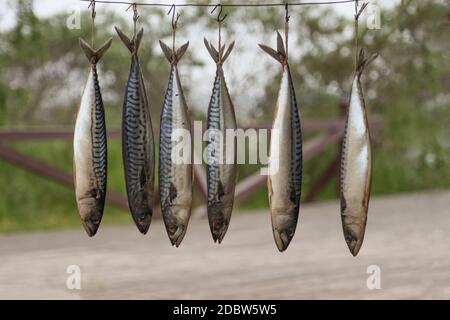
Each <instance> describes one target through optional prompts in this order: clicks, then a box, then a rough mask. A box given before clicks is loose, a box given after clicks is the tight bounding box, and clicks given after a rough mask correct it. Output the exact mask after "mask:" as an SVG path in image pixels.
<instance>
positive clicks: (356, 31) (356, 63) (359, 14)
mask: <svg viewBox="0 0 450 320" xmlns="http://www.w3.org/2000/svg"><path fill="white" fill-rule="evenodd" d="M358 2H359V0H356V1H355V70H356V69H358V55H359V41H358V38H359V36H358V33H359V30H358V29H359V17H360V16H361V14H362V13H363V11H364V9H366V7H367V5H368V3H367V2H366V3H364V4H363V5H362V6H361V9H359V10H358Z"/></svg>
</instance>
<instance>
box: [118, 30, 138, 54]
mask: <svg viewBox="0 0 450 320" xmlns="http://www.w3.org/2000/svg"><path fill="white" fill-rule="evenodd" d="M114 28H115V29H116V32H117V34H118V36H119V38H120V40H122V42H123V44H124V45H125V47H127V48H128V50H130V52H131V53H132V54H137V53H138V50H139V46H140V45H141V41H142V36H143V35H144V28H141V30H139V32H138V33H137V34H136V35H134V36H133V38H131V39H130V38H128V37H127V35H126V34H125V33H123V32H122V31H121V30H120V29H119V28H117V27H114Z"/></svg>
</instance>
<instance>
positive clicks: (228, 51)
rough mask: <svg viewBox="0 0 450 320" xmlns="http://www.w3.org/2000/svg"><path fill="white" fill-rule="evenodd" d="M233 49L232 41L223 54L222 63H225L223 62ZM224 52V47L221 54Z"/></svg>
mask: <svg viewBox="0 0 450 320" xmlns="http://www.w3.org/2000/svg"><path fill="white" fill-rule="evenodd" d="M233 48H234V41H233V42H232V43H231V44H230V45H229V47H228V49H227V51H226V52H225V54H224V55H223V56H222V59H221V60H222V63H224V62H225V60H227V58H228V57H229V56H230V53H231V51H233ZM224 50H225V46H224V47H223V49H222V52H224Z"/></svg>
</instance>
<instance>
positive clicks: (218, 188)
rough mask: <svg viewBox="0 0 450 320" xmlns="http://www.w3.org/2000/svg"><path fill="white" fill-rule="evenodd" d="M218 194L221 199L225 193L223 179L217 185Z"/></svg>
mask: <svg viewBox="0 0 450 320" xmlns="http://www.w3.org/2000/svg"><path fill="white" fill-rule="evenodd" d="M217 195H218V196H219V201H220V199H222V197H223V196H224V195H225V191H224V188H223V184H222V181H219V185H218V186H217Z"/></svg>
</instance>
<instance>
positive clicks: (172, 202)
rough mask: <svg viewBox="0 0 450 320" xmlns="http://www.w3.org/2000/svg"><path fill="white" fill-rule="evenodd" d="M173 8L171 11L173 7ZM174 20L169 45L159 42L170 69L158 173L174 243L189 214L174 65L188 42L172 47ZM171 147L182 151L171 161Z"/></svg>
mask: <svg viewBox="0 0 450 320" xmlns="http://www.w3.org/2000/svg"><path fill="white" fill-rule="evenodd" d="M173 11H174V14H175V10H174V9H173ZM177 20H178V19H177ZM176 24H177V21H175V22H173V23H172V28H173V41H174V42H173V46H172V49H171V48H170V47H169V46H167V45H166V44H165V43H164V42H162V41H160V42H159V43H160V45H161V49H162V51H163V52H164V55H165V56H166V58H167V60H169V62H170V65H171V69H170V78H169V84H168V86H167V90H166V95H165V98H164V105H163V108H162V113H161V129H160V140H159V170H158V173H159V194H160V199H161V210H162V214H163V219H164V223H165V225H166V229H167V234H168V235H169V239H170V242H171V243H172V245H174V246H176V247H178V246H179V245H180V244H181V241H182V240H183V238H184V236H185V234H186V230H187V227H188V223H189V218H190V216H191V206H192V145H191V123H190V118H189V112H188V106H187V103H186V100H185V97H184V93H183V88H182V86H181V83H180V77H179V75H178V68H177V65H178V62H179V61H180V59H181V58H182V57H183V55H184V53H185V52H186V50H187V48H188V46H189V42H187V43H186V44H184V45H183V46H181V48H180V49H178V50H177V51H175V30H176ZM179 134H187V135H189V136H188V137H186V136H184V137H180V138H181V141H179V139H178V135H179ZM175 138H176V141H175ZM175 144H176V145H175ZM175 150H180V151H181V152H182V154H179V153H177V156H180V157H181V159H179V160H180V161H178V160H176V161H175V162H174V161H173V159H172V154H173V152H174V151H175Z"/></svg>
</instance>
